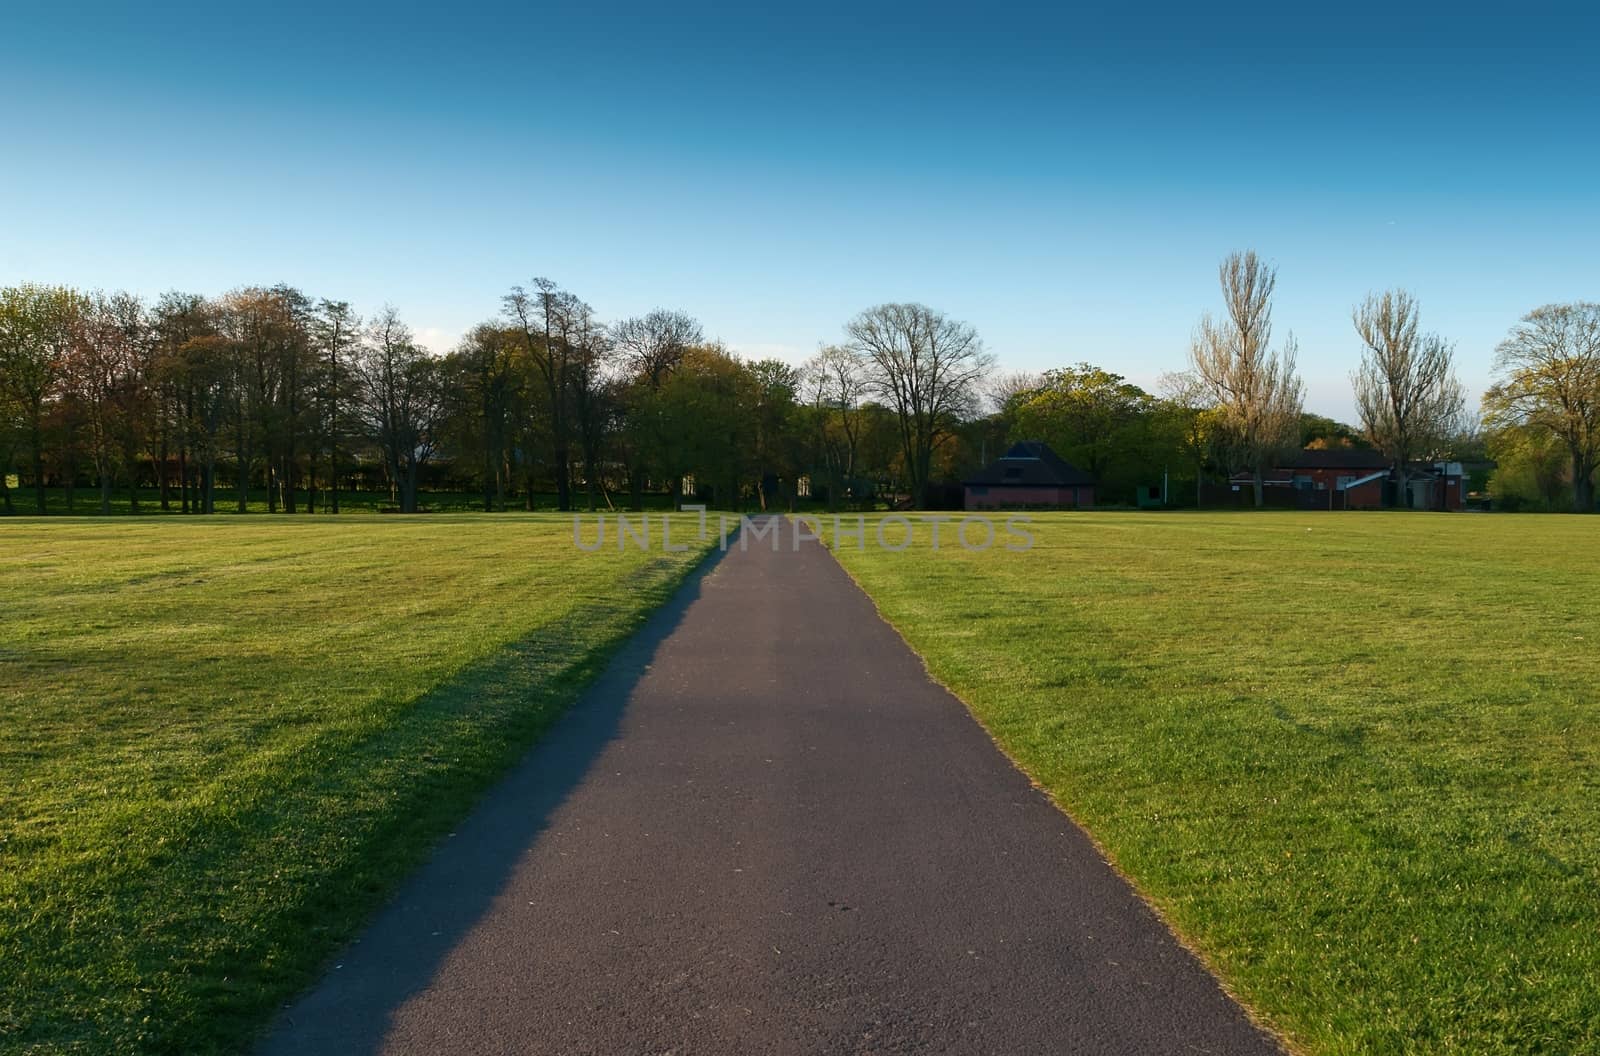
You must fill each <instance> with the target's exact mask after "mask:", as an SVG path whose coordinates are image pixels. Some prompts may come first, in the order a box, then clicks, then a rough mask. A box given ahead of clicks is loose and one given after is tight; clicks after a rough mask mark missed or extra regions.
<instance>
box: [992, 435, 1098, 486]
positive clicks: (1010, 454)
mask: <svg viewBox="0 0 1600 1056" xmlns="http://www.w3.org/2000/svg"><path fill="white" fill-rule="evenodd" d="M962 483H963V484H1001V485H1005V486H1007V487H1023V488H1029V487H1032V488H1060V487H1067V488H1072V487H1088V486H1091V485H1093V484H1094V478H1093V477H1091V476H1090V475H1089V474H1087V473H1085V472H1084V471H1083V470H1081V469H1079V468H1078V467H1076V466H1074V465H1073V464H1072V463H1070V462H1068V461H1066V460H1065V459H1063V458H1062V457H1061V456H1060V455H1058V454H1056V453H1055V452H1054V451H1052V450H1050V445H1049V444H1046V443H1043V442H1041V441H1039V440H1024V441H1022V442H1021V443H1017V444H1012V445H1011V450H1009V451H1007V452H1006V453H1005V454H1003V455H1001V456H1000V457H999V458H997V459H995V460H994V461H993V462H991V463H989V464H988V465H987V466H984V467H983V468H982V469H981V470H979V471H978V472H977V473H975V474H973V475H972V476H971V477H969V478H968V479H966V480H964V481H962Z"/></svg>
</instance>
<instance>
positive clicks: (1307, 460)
mask: <svg viewBox="0 0 1600 1056" xmlns="http://www.w3.org/2000/svg"><path fill="white" fill-rule="evenodd" d="M1390 464H1391V463H1390V460H1389V459H1388V458H1386V457H1385V456H1384V454H1383V452H1382V451H1373V450H1371V449H1370V448H1361V447H1330V448H1326V449H1323V450H1318V451H1311V450H1306V451H1301V452H1299V453H1298V454H1296V455H1295V456H1294V458H1292V459H1290V460H1289V461H1287V462H1285V463H1283V465H1282V467H1281V468H1284V469H1367V470H1371V469H1388V468H1389V466H1390Z"/></svg>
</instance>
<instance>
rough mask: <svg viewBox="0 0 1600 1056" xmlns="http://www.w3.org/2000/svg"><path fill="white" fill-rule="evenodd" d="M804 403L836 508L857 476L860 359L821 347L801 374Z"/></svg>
mask: <svg viewBox="0 0 1600 1056" xmlns="http://www.w3.org/2000/svg"><path fill="white" fill-rule="evenodd" d="M801 380H802V384H803V387H804V394H805V400H806V402H807V403H808V404H810V406H811V409H812V416H813V419H814V424H815V427H816V439H817V441H818V445H819V447H820V449H821V453H822V458H823V462H824V463H825V464H826V465H827V467H828V469H829V470H830V473H831V477H832V480H831V486H830V488H829V492H828V504H829V506H830V507H833V508H837V506H838V503H839V500H840V498H841V497H842V495H843V492H844V489H845V488H846V487H847V486H848V485H849V482H850V480H852V479H853V478H854V477H855V473H856V452H857V451H858V450H859V449H860V445H861V424H862V423H861V415H862V409H861V404H862V401H863V400H864V399H865V398H866V395H867V379H866V376H865V375H864V374H863V372H862V369H861V360H860V358H859V357H857V356H856V354H855V353H854V352H852V351H851V350H850V349H848V348H845V347H843V346H841V345H824V346H823V347H822V348H821V349H819V350H818V352H817V354H816V355H814V356H812V357H811V358H810V359H809V360H807V361H806V364H805V366H804V368H802V371H801Z"/></svg>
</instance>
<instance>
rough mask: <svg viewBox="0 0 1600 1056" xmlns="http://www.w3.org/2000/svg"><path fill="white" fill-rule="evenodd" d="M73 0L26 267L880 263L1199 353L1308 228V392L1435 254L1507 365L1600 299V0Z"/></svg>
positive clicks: (26, 153) (735, 303)
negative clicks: (1542, 314) (1433, 2)
mask: <svg viewBox="0 0 1600 1056" xmlns="http://www.w3.org/2000/svg"><path fill="white" fill-rule="evenodd" d="M1294 6H1296V5H1288V4H1276V5H1272V6H1261V7H1253V6H1251V5H1248V4H1232V5H1226V10H1222V9H1219V8H1217V7H1215V5H1204V7H1203V8H1201V7H1196V8H1188V9H1184V8H1179V9H1173V10H1164V9H1161V8H1157V7H1148V8H1144V9H1141V10H1119V11H1117V12H1116V13H1112V12H1110V11H1098V12H1093V11H1072V10H1067V9H1064V8H1054V9H1049V10H1043V9H1040V10H1035V9H1030V8H1026V7H1007V6H1002V5H993V4H991V5H972V4H968V5H963V6H961V7H941V6H939V5H918V6H917V7H915V8H913V7H912V6H910V5H906V6H904V7H899V8H891V7H871V6H868V5H842V6H836V7H829V6H823V5H806V6H800V5H795V6H793V7H791V8H788V9H784V10H777V9H773V10H767V11H761V10H756V9H754V5H751V6H750V7H736V6H729V7H726V8H720V9H719V8H712V7H705V6H700V7H695V6H692V5H691V6H677V7H674V6H673V5H651V6H649V7H640V8H629V7H608V8H604V9H602V8H598V7H595V6H594V5H587V6H584V7H578V6H576V5H574V6H572V7H570V8H563V7H541V6H537V5H534V4H520V5H515V6H506V7H500V8H491V7H482V6H469V5H464V4H458V5H430V6H427V7H416V8H407V7H405V6H403V5H387V6H386V7H382V8H380V7H366V8H360V7H341V8H336V9H335V8H333V7H331V5H304V6H302V5H297V4H294V3H288V4H279V5H275V6H273V5H257V7H256V8H255V9H252V10H250V11H247V12H242V13H235V12H231V11H229V10H227V9H226V7H225V6H224V5H216V4H208V5H203V6H202V5H172V4H150V5H137V6H135V5H107V6H104V7H100V6H97V5H94V4H80V5H70V6H69V5H45V4H42V3H31V4H28V5H26V6H24V7H19V8H17V9H14V10H13V11H11V12H10V13H9V14H8V15H7V16H6V18H5V24H4V32H3V34H0V118H3V128H4V134H3V136H0V203H3V204H0V282H13V281H17V280H20V279H33V280H36V281H48V282H66V283H72V284H76V285H81V286H99V287H107V288H116V287H120V288H128V289H132V290H136V291H140V292H143V293H147V294H152V295H153V294H156V293H159V292H160V291H162V290H165V289H169V288H181V289H187V290H193V291H196V292H204V293H219V292H222V291H224V290H226V289H229V288H231V287H233V286H237V285H241V284H246V283H272V282H279V281H284V282H290V283H293V284H295V285H298V286H300V287H302V288H303V289H305V290H307V292H310V293H313V294H315V295H318V296H328V297H337V298H343V299H347V300H350V301H352V302H353V303H354V304H355V305H356V306H357V307H358V309H361V310H364V311H372V310H375V309H377V308H378V307H380V306H382V305H383V304H384V303H385V302H390V303H393V304H395V305H396V306H398V307H399V308H400V309H401V311H402V312H403V314H404V315H405V317H406V318H407V320H408V321H409V322H411V323H412V325H413V326H414V327H416V328H417V329H418V331H419V332H420V333H422V334H423V335H424V337H425V339H426V340H428V341H429V342H430V343H431V344H433V345H434V346H435V347H438V348H441V349H442V348H445V347H448V345H449V344H450V343H451V342H452V341H453V339H454V337H455V336H456V335H458V334H459V333H460V332H462V331H463V330H465V329H466V328H467V327H469V326H470V325H472V324H473V323H474V322H476V321H478V320H480V319H482V318H485V317H487V316H490V315H492V314H493V313H494V312H495V311H496V309H497V307H498V298H499V295H500V294H501V293H502V292H503V291H504V290H505V289H506V288H507V287H508V286H510V285H511V284H513V283H516V282H525V281H526V280H527V279H529V278H530V277H532V276H534V275H547V276H550V277H552V278H554V279H556V280H557V281H558V282H560V283H561V284H562V285H564V286H566V287H567V288H569V289H572V290H573V291H574V292H576V293H578V294H579V295H581V296H583V297H584V298H585V299H586V300H588V301H589V302H590V303H591V304H592V305H594V306H595V308H596V309H597V310H598V311H599V312H600V313H601V315H602V316H603V317H607V318H615V317H618V316H622V315H628V314H634V313H638V312H642V311H646V310H648V309H650V308H652V307H655V306H658V305H665V306H670V307H678V308H683V309H685V310H687V311H690V312H692V313H693V314H695V315H696V316H697V317H699V318H700V319H701V320H702V322H703V323H704V324H705V326H706V329H707V331H708V332H709V333H712V334H715V335H718V336H720V337H722V338H724V339H725V340H727V341H728V342H729V343H730V344H731V345H733V346H734V347H735V348H737V349H739V350H741V351H743V352H745V353H746V354H749V355H757V356H759V355H769V354H770V355H780V356H783V357H784V358H789V359H793V360H796V361H798V360H799V359H801V358H803V357H804V356H806V355H807V354H809V353H810V352H811V351H813V350H814V349H815V347H816V346H817V344H818V343H819V342H822V341H829V340H835V339H837V338H838V337H839V334H840V329H841V326H842V324H843V323H844V321H845V320H846V319H847V318H849V316H851V315H852V314H853V313H855V312H856V311H858V310H860V309H861V308H864V307H866V306H868V305H871V304H874V303H878V302H881V301H886V300H920V301H924V302H926V303H929V304H932V305H934V306H935V307H938V308H940V309H942V310H944V311H946V312H948V313H949V314H951V315H954V316H957V317H959V318H963V319H966V320H968V321H969V322H972V323H973V324H974V325H976V326H977V327H978V329H979V331H980V332H981V333H982V334H983V336H984V339H985V341H986V343H987V344H988V346H989V347H990V348H991V350H993V351H994V352H995V353H996V355H997V356H998V357H999V359H1000V361H1001V363H1002V364H1003V365H1004V366H1005V367H1008V368H1012V369H1043V368H1045V367H1049V366H1052V365H1063V364H1069V363H1075V362H1078V361H1083V360H1086V361H1089V362H1093V363H1096V364H1099V365H1102V366H1105V367H1108V368H1110V369H1113V370H1117V371H1119V372H1121V373H1124V374H1126V375H1128V376H1129V377H1131V378H1133V379H1134V380H1136V381H1139V382H1141V383H1150V382H1153V380H1154V378H1155V377H1156V376H1157V375H1158V374H1159V373H1161V372H1162V371H1164V370H1170V369H1177V368H1180V367H1182V366H1183V365H1184V362H1185V356H1186V349H1187V345H1188V338H1189V334H1190V331H1191V330H1192V328H1193V326H1194V323H1195V321H1196V319H1197V317H1198V316H1199V314H1200V313H1201V312H1202V311H1204V310H1206V309H1209V308H1213V307H1215V306H1216V304H1217V295H1216V285H1215V284H1216V279H1215V267H1216V263H1217V261H1218V259H1219V258H1220V257H1222V256H1223V255H1224V254H1225V253H1227V252H1228V251H1229V250H1231V249H1235V248H1255V249H1256V250H1258V251H1259V252H1260V253H1262V254H1263V255H1264V256H1266V257H1267V258H1269V259H1271V260H1272V261H1274V262H1276V263H1277V264H1278V266H1279V269H1280V274H1279V299H1278V303H1277V310H1276V319H1277V324H1278V329H1279V332H1280V333H1282V332H1284V331H1286V330H1289V329H1292V330H1294V332H1295V334H1296V336H1297V337H1298V338H1299V341H1300V346H1301V366H1302V372H1303V373H1304V375H1305V377H1306V380H1307V384H1308V387H1309V390H1310V399H1309V401H1308V404H1309V406H1310V407H1311V408H1312V409H1314V410H1320V411H1322V412H1324V413H1330V414H1335V415H1337V416H1340V417H1344V418H1347V419H1348V418H1351V417H1353V413H1354V412H1353V410H1352V406H1351V399H1350V395H1349V385H1348V374H1349V371H1350V370H1351V368H1352V367H1353V366H1354V365H1355V363H1356V360H1357V357H1358V355H1359V348H1358V346H1357V344H1356V342H1355V340H1354V335H1353V332H1352V330H1351V328H1350V323H1349V312H1350V307H1351V305H1352V304H1353V303H1354V302H1355V301H1356V300H1357V299H1359V298H1360V297H1361V296H1363V295H1364V294H1365V293H1366V292H1367V291H1369V290H1374V289H1382V288H1385V287H1389V286H1405V287H1407V288H1409V289H1411V290H1412V291H1413V292H1414V293H1416V294H1417V295H1418V296H1419V298H1420V299H1421V303H1422V306H1423V323H1424V326H1425V327H1427V328H1430V329H1436V330H1438V331H1440V332H1441V333H1443V334H1444V335H1445V336H1447V337H1449V338H1451V339H1453V340H1454V341H1455V342H1456V344H1457V350H1458V352H1457V362H1458V368H1459V371H1460V373H1461V375H1462V378H1463V380H1464V381H1465V382H1466V383H1467V384H1468V386H1469V387H1470V388H1472V389H1473V390H1474V391H1476V390H1479V389H1481V388H1482V387H1483V386H1484V385H1485V384H1486V383H1487V381H1488V378H1489V364H1490V358H1491V355H1492V352H1493V348H1494V345H1495V343H1496V342H1497V341H1498V340H1499V339H1500V338H1501V337H1502V336H1503V335H1504V333H1505V331H1506V329H1507V328H1508V327H1509V326H1510V325H1511V324H1512V323H1513V322H1515V320H1516V319H1517V317H1518V316H1519V315H1521V314H1522V313H1523V312H1526V311H1527V310H1529V309H1531V308H1533V307H1536V306H1537V305H1539V304H1542V303H1546V302H1550V301H1557V300H1573V299H1580V298H1584V299H1600V164H1597V163H1600V135H1597V133H1600V63H1597V62H1596V61H1595V60H1594V53H1595V45H1596V43H1597V42H1600V13H1597V12H1596V11H1595V10H1593V9H1592V8H1591V9H1589V10H1585V9H1584V8H1581V7H1577V6H1572V7H1544V8H1540V7H1534V6H1523V7H1520V8H1518V9H1516V11H1515V13H1514V14H1510V13H1502V14H1499V15H1491V14H1488V13H1482V14H1476V13H1472V12H1467V11H1463V10H1462V9H1460V8H1454V9H1451V8H1445V7H1442V6H1441V7H1440V8H1438V9H1437V10H1434V11H1431V12H1430V11H1424V10H1421V9H1409V10H1408V9H1406V8H1404V7H1403V6H1401V5H1397V4H1389V5H1382V6H1377V5H1374V6H1362V5H1350V4H1341V5H1338V7H1337V9H1336V10H1332V9H1330V10H1329V11H1327V12H1324V13H1320V14H1305V13H1297V12H1295V11H1294V10H1293V7H1294Z"/></svg>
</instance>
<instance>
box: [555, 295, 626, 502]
mask: <svg viewBox="0 0 1600 1056" xmlns="http://www.w3.org/2000/svg"><path fill="white" fill-rule="evenodd" d="M567 315H568V319H569V320H570V326H569V328H568V331H567V344H568V347H569V350H570V354H571V361H570V365H569V368H568V373H569V375H570V381H571V389H572V412H573V425H574V427H575V428H576V430H577V433H578V445H579V447H580V448H581V449H582V451H583V481H584V491H585V493H586V494H587V496H588V502H589V509H591V510H593V509H595V507H596V506H597V505H598V502H599V498H600V491H601V488H602V483H601V480H600V448H601V444H602V443H604V441H605V436H606V432H607V430H608V428H609V426H610V419H611V411H612V407H613V403H614V401H613V393H612V391H611V386H610V383H609V379H608V378H607V371H608V369H609V368H610V366H611V362H612V360H613V358H614V355H615V348H614V346H613V345H612V343H611V334H610V333H609V332H608V331H607V330H606V328H605V326H603V325H602V324H601V323H600V322H599V320H597V319H596V318H595V316H594V309H592V308H590V307H589V306H588V305H587V304H585V303H584V302H583V301H580V300H578V299H577V298H576V297H574V298H572V300H571V303H570V305H569V308H568V313H567ZM606 501H607V502H608V503H609V502H610V501H611V500H610V499H609V497H608V498H607V500H606Z"/></svg>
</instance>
